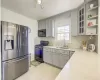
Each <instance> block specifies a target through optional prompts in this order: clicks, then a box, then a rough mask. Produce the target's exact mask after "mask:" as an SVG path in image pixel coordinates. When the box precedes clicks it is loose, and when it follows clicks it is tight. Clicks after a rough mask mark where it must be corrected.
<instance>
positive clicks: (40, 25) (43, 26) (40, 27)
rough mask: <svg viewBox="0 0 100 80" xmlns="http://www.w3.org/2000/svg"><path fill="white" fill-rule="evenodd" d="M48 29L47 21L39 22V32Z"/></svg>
mask: <svg viewBox="0 0 100 80" xmlns="http://www.w3.org/2000/svg"><path fill="white" fill-rule="evenodd" d="M41 29H46V20H39V21H38V30H41Z"/></svg>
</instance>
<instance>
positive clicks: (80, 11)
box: [78, 4, 85, 35]
mask: <svg viewBox="0 0 100 80" xmlns="http://www.w3.org/2000/svg"><path fill="white" fill-rule="evenodd" d="M78 26H79V28H78V34H79V35H84V34H85V6H84V4H83V5H81V6H80V7H79V9H78Z"/></svg>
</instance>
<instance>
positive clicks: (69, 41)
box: [55, 24, 71, 43]
mask: <svg viewBox="0 0 100 80" xmlns="http://www.w3.org/2000/svg"><path fill="white" fill-rule="evenodd" d="M67 25H68V26H69V32H65V33H69V40H65V39H64V40H58V36H57V35H58V34H61V33H58V27H63V26H67ZM63 26H58V27H56V34H55V35H56V40H57V41H65V42H67V43H71V25H70V24H66V25H63Z"/></svg>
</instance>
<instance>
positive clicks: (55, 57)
mask: <svg viewBox="0 0 100 80" xmlns="http://www.w3.org/2000/svg"><path fill="white" fill-rule="evenodd" d="M52 57H53V63H52V64H53V65H55V66H57V67H59V66H60V63H59V62H60V54H59V53H53V56H52Z"/></svg>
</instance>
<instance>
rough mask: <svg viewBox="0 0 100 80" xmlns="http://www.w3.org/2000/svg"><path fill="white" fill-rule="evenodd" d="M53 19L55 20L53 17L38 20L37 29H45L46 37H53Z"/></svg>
mask: <svg viewBox="0 0 100 80" xmlns="http://www.w3.org/2000/svg"><path fill="white" fill-rule="evenodd" d="M54 21H55V20H54V19H53V18H48V19H43V20H39V21H38V30H41V29H46V37H54V30H55V25H54Z"/></svg>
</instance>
